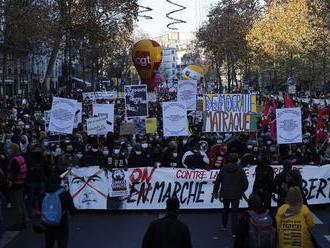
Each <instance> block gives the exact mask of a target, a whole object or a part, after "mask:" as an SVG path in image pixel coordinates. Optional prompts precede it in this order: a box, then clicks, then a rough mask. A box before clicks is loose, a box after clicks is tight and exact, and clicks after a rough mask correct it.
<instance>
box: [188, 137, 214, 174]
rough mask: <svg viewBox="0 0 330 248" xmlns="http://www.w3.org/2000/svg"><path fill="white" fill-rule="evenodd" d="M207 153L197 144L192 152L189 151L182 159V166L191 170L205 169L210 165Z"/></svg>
mask: <svg viewBox="0 0 330 248" xmlns="http://www.w3.org/2000/svg"><path fill="white" fill-rule="evenodd" d="M209 162H210V161H209V158H208V156H207V154H206V153H205V151H204V150H203V149H202V148H201V147H200V145H199V143H198V142H196V143H195V145H194V146H193V149H192V150H189V151H187V152H186V153H185V154H184V155H183V157H182V165H183V167H185V168H189V169H205V168H206V167H207V166H208V164H209Z"/></svg>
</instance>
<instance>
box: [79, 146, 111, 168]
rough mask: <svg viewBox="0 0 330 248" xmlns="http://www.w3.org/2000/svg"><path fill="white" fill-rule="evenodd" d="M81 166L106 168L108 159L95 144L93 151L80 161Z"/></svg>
mask: <svg viewBox="0 0 330 248" xmlns="http://www.w3.org/2000/svg"><path fill="white" fill-rule="evenodd" d="M80 162H81V166H82V167H86V166H95V165H97V166H101V167H106V165H107V163H106V159H105V156H104V155H103V153H102V152H101V151H100V150H99V145H98V144H97V142H93V144H92V146H91V150H89V151H87V152H85V153H84V155H83V157H82V158H81V160H80Z"/></svg>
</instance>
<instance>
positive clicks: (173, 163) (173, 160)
mask: <svg viewBox="0 0 330 248" xmlns="http://www.w3.org/2000/svg"><path fill="white" fill-rule="evenodd" d="M161 163H162V167H171V168H180V167H182V164H181V163H182V162H181V157H180V156H179V154H178V146H177V144H176V142H174V141H171V142H170V143H169V144H168V146H167V148H165V150H164V153H163V156H162V162H161Z"/></svg>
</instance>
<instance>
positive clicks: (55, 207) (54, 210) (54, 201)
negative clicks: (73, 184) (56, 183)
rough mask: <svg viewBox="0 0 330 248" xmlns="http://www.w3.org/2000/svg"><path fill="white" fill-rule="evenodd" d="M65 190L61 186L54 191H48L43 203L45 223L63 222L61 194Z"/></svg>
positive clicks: (42, 212)
mask: <svg viewBox="0 0 330 248" xmlns="http://www.w3.org/2000/svg"><path fill="white" fill-rule="evenodd" d="M64 191H65V190H64V189H63V188H61V189H58V190H57V191H56V192H54V193H46V195H45V197H44V199H43V200H42V205H41V219H42V221H43V222H44V223H45V224H47V225H51V226H58V225H59V224H60V223H61V220H62V216H63V213H64V212H63V209H62V203H61V199H60V194H62V193H63V192H64Z"/></svg>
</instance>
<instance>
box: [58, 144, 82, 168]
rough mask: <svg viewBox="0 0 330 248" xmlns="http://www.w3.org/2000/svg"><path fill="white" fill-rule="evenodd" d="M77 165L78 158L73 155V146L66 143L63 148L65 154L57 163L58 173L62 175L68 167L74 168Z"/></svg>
mask: <svg viewBox="0 0 330 248" xmlns="http://www.w3.org/2000/svg"><path fill="white" fill-rule="evenodd" d="M78 165H79V158H78V157H77V156H76V154H75V153H74V149H73V146H72V145H71V144H70V143H67V144H66V146H65V153H64V154H62V155H60V157H59V159H58V162H57V168H58V173H59V174H62V173H64V172H65V171H67V170H68V169H69V168H70V167H75V166H78Z"/></svg>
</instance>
